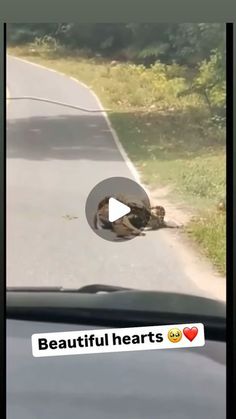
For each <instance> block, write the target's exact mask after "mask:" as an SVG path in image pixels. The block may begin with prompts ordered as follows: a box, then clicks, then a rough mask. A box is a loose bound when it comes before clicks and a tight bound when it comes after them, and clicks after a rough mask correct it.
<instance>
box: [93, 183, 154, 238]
mask: <svg viewBox="0 0 236 419" xmlns="http://www.w3.org/2000/svg"><path fill="white" fill-rule="evenodd" d="M85 211H86V218H87V221H88V223H89V225H90V227H91V228H92V230H93V231H94V232H95V233H96V234H97V235H98V236H100V237H102V238H103V239H105V240H109V241H127V240H131V239H133V238H134V237H137V236H142V235H143V233H142V230H143V229H144V227H145V226H146V224H147V223H148V221H149V217H150V202H149V198H148V195H147V194H146V192H145V191H144V189H143V188H142V187H141V186H140V185H139V184H138V183H136V182H134V181H133V180H131V179H129V178H124V177H112V178H108V179H105V180H103V181H102V182H100V183H98V184H97V185H96V186H95V187H94V188H93V189H92V191H91V192H90V194H89V196H88V198H87V202H86V208H85Z"/></svg>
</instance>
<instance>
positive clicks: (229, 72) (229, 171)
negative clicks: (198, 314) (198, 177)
mask: <svg viewBox="0 0 236 419" xmlns="http://www.w3.org/2000/svg"><path fill="white" fill-rule="evenodd" d="M233 31H234V26H233V23H227V24H226V51H227V55H226V98H227V102H226V116H227V126H226V134H227V135H226V138H227V142H226V147H227V157H226V180H227V183H226V185H227V186H226V193H227V217H226V222H227V254H226V266H227V300H226V301H227V306H226V310H227V338H226V342H227V385H226V390H227V408H226V409H227V417H230V412H232V411H233V400H234V389H233V368H232V363H233V151H234V150H233V52H234V51H233Z"/></svg>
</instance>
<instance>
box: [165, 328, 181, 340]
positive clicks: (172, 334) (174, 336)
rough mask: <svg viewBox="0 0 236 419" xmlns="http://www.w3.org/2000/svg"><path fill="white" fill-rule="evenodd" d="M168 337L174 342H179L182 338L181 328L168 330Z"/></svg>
mask: <svg viewBox="0 0 236 419" xmlns="http://www.w3.org/2000/svg"><path fill="white" fill-rule="evenodd" d="M168 339H169V340H170V341H171V342H172V343H177V342H179V341H180V340H181V339H182V332H181V330H179V329H176V328H174V329H170V330H169V332H168Z"/></svg>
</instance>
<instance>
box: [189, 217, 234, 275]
mask: <svg viewBox="0 0 236 419" xmlns="http://www.w3.org/2000/svg"><path fill="white" fill-rule="evenodd" d="M188 229H189V232H190V234H191V235H192V236H193V237H194V239H195V240H196V241H197V242H198V243H199V244H200V245H201V247H202V248H203V249H204V250H205V252H206V253H207V255H208V256H209V257H210V258H211V260H212V261H213V262H214V264H215V265H216V266H217V268H218V270H219V271H220V272H222V273H223V274H224V273H225V271H226V216H225V213H219V212H218V211H215V212H213V211H209V212H206V213H205V214H204V215H203V216H202V217H198V218H197V219H196V220H195V221H192V222H191V223H190V225H189V226H188Z"/></svg>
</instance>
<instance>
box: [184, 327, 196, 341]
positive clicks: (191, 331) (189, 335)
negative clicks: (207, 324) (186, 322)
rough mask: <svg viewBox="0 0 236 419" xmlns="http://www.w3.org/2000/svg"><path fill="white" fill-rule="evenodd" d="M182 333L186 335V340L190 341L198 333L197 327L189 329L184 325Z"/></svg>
mask: <svg viewBox="0 0 236 419" xmlns="http://www.w3.org/2000/svg"><path fill="white" fill-rule="evenodd" d="M183 334H184V336H186V338H187V339H188V340H190V342H192V341H193V339H195V337H196V336H197V334H198V328H197V327H192V328H191V329H189V327H185V328H184V330H183Z"/></svg>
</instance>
